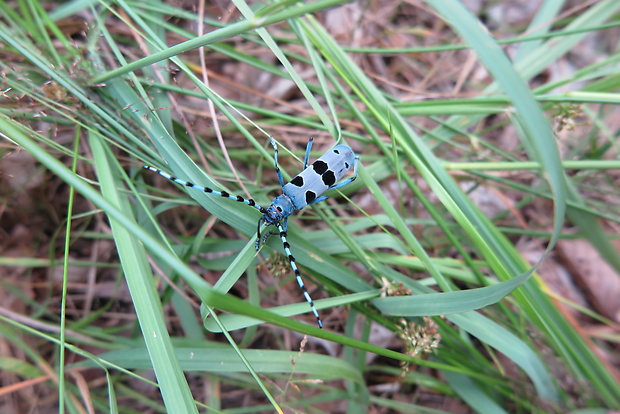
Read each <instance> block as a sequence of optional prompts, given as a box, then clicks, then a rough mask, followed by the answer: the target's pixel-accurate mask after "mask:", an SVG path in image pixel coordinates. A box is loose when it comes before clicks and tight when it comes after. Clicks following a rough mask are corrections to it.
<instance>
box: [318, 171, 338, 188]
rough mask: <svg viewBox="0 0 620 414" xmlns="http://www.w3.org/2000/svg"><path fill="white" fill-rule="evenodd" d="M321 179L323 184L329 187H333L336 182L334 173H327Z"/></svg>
mask: <svg viewBox="0 0 620 414" xmlns="http://www.w3.org/2000/svg"><path fill="white" fill-rule="evenodd" d="M321 179H322V180H323V183H324V184H325V185H326V186H328V187H331V186H332V185H334V183H335V182H336V176H335V175H334V172H333V171H327V172H326V173H325V174H323V175H322V176H321Z"/></svg>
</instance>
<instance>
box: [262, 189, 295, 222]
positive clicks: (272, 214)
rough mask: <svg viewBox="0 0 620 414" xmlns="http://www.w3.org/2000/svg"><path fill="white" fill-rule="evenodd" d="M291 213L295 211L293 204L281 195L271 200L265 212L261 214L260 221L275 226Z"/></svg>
mask: <svg viewBox="0 0 620 414" xmlns="http://www.w3.org/2000/svg"><path fill="white" fill-rule="evenodd" d="M293 211H295V207H294V206H293V202H292V201H291V199H290V198H288V197H287V196H286V195H284V194H282V195H280V196H277V197H276V198H274V199H273V201H272V202H271V205H270V206H269V207H267V212H266V213H265V214H263V217H261V219H262V220H263V221H264V222H265V223H267V224H276V223H279V222H280V221H281V220H283V219H285V218H287V217H288V216H290V215H291V213H292V212H293Z"/></svg>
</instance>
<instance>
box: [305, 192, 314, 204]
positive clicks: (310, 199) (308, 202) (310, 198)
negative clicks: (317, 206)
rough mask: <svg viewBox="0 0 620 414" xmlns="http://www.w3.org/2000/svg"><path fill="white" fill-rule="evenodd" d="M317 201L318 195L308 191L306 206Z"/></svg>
mask: <svg viewBox="0 0 620 414" xmlns="http://www.w3.org/2000/svg"><path fill="white" fill-rule="evenodd" d="M315 199H316V193H314V192H312V191H306V204H310V203H312V202H313V201H314V200H315Z"/></svg>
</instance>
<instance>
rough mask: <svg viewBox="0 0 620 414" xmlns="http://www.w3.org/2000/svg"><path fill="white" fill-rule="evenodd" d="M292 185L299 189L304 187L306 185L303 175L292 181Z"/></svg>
mask: <svg viewBox="0 0 620 414" xmlns="http://www.w3.org/2000/svg"><path fill="white" fill-rule="evenodd" d="M291 184H293V185H294V186H297V187H303V185H304V178H303V177H302V176H301V175H298V176H297V177H295V178H293V179H292V180H291Z"/></svg>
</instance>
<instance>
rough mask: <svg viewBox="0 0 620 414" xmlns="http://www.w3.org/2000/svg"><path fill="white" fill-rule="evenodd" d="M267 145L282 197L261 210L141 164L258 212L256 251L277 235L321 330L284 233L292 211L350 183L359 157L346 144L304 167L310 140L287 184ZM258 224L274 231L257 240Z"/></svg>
mask: <svg viewBox="0 0 620 414" xmlns="http://www.w3.org/2000/svg"><path fill="white" fill-rule="evenodd" d="M269 140H270V143H271V146H272V147H273V149H274V155H273V158H274V163H275V167H276V174H277V176H278V181H279V182H280V185H281V186H282V195H279V196H277V197H276V198H274V199H273V200H272V202H271V205H270V206H269V207H267V208H265V207H261V206H260V205H258V204H256V202H255V201H254V200H253V199H251V198H249V199H245V198H243V197H241V196H235V195H231V194H228V193H227V192H225V191H217V190H213V189H211V188H209V187H201V186H198V185H195V184H192V183H190V182H187V181H184V180H181V179H179V178H176V177H173V176H172V175H170V174H167V173H165V172H163V171H161V170H159V169H157V168H154V167H149V166H148V165H145V166H144V168H145V169H147V170H151V171H153V172H156V173H158V174H159V175H161V176H162V177H165V178H167V179H169V180H171V181H174V182H175V183H177V184H180V185H182V186H185V187H189V188H193V189H194V190H198V191H202V192H205V193H210V194H213V195H216V196H220V197H224V198H228V199H231V200H234V201H238V202H240V203H245V204H247V205H248V206H250V207H253V208H255V209H257V210H258V211H260V212H261V213H262V216H261V217H260V218H259V219H258V226H257V227H258V228H257V232H256V250H258V249H259V248H260V245H261V242H262V243H265V242H266V241H267V238H269V236H271V235H277V236H280V240H281V241H282V245H283V246H284V252H285V253H286V255H287V256H288V260H289V263H290V265H291V268H292V269H293V272H295V277H296V279H297V283H298V284H299V288H300V289H301V291H302V292H303V295H304V297H305V298H306V301H307V302H308V303H309V304H310V308H311V309H312V313H313V314H314V316H315V317H316V320H317V323H318V325H319V327H320V328H322V327H323V322H322V321H321V318H320V316H319V313H318V311H317V310H316V308H315V306H314V302H313V301H312V298H311V297H310V294H309V293H308V290H307V289H306V286H305V284H304V282H303V280H302V278H301V273H300V272H299V268H298V267H297V263H296V261H295V258H294V257H293V255H292V253H291V246H290V245H289V243H288V241H287V239H286V232H287V230H288V217H289V216H290V215H291V214H293V212H295V211H298V210H301V209H303V208H304V207H306V206H307V205H309V204H316V203H320V202H321V201H324V200H326V199H327V196H322V195H321V194H323V193H324V192H325V191H327V190H333V189H335V188H340V187H343V186H345V185H347V184H350V183H351V182H352V181H353V180H355V178H356V177H357V161H358V160H359V157H356V156H355V153H354V152H353V150H352V149H351V148H349V147H348V146H346V145H336V146H335V147H333V148H332V149H330V150H329V151H328V152H326V153H325V154H324V155H323V156H322V157H320V158H319V159H317V160H316V161H315V162H314V163H312V165H310V166H308V158H309V157H310V150H311V148H312V137H310V139H309V140H308V145H307V146H306V154H305V156H304V169H303V171H302V172H300V173H299V174H298V175H297V176H296V177H295V178H293V179H292V180H291V181H290V182H288V183H286V184H285V183H284V179H283V178H282V173H281V172H280V168H279V166H278V146H277V144H276V141H275V140H274V139H273V138H272V137H269ZM352 166H353V175H352V176H351V177H350V178H347V179H345V180H343V181H341V182H338V181H339V180H340V179H342V177H343V176H344V175H345V174H346V173H347V171H349V169H351V167H352ZM261 223H265V224H266V225H267V226H275V227H276V228H277V229H278V232H268V233H266V234H265V235H264V236H263V237H262V238H261Z"/></svg>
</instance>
